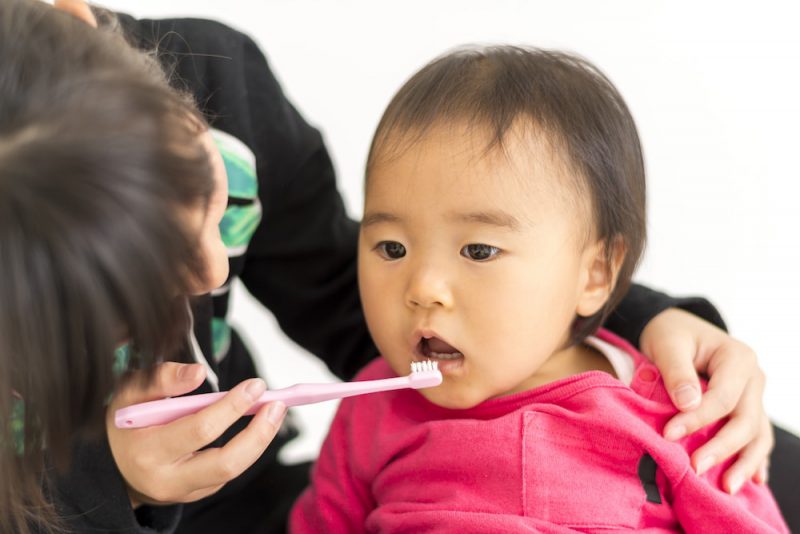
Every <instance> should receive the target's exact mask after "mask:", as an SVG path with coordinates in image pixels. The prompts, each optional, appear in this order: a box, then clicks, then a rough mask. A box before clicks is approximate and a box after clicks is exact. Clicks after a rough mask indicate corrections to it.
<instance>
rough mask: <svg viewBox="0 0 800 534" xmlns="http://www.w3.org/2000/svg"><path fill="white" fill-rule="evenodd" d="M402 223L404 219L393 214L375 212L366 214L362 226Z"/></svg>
mask: <svg viewBox="0 0 800 534" xmlns="http://www.w3.org/2000/svg"><path fill="white" fill-rule="evenodd" d="M401 221H402V219H401V218H400V217H398V216H397V215H395V214H393V213H387V212H385V211H375V212H372V213H366V214H364V218H363V219H361V226H363V227H366V226H371V225H373V224H379V223H399V222H401Z"/></svg>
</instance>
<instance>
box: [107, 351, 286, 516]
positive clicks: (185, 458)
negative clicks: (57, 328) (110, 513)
mask: <svg viewBox="0 0 800 534" xmlns="http://www.w3.org/2000/svg"><path fill="white" fill-rule="evenodd" d="M205 376H206V373H205V369H204V368H203V366H202V365H199V364H180V363H174V362H166V363H162V364H161V365H159V366H158V368H157V369H156V371H155V376H154V379H153V381H152V382H151V383H150V384H149V385H148V386H146V387H141V382H142V380H143V375H141V374H135V375H133V376H131V377H130V379H129V382H128V383H127V384H126V386H124V387H123V388H121V390H120V391H119V393H118V394H117V395H116V396H115V398H114V400H113V402H112V403H111V404H110V406H109V408H108V412H107V424H106V429H107V433H108V441H109V445H110V446H111V450H112V453H113V455H114V460H115V462H116V464H117V467H118V468H119V471H120V473H121V474H122V475H123V478H124V479H125V482H126V484H127V486H128V494H129V496H130V499H131V504H132V505H133V506H134V508H135V507H137V506H139V505H141V504H165V503H177V502H191V501H196V500H198V499H201V498H203V497H205V496H207V495H211V494H212V493H215V492H216V491H218V490H219V489H220V488H221V487H222V486H223V485H225V484H226V483H227V482H229V481H230V480H232V479H234V478H236V477H237V476H238V475H239V474H241V473H242V472H243V471H244V470H245V469H247V468H248V467H250V465H251V464H252V463H253V462H255V461H256V459H258V457H259V456H261V454H262V453H263V452H264V451H265V450H266V448H267V446H269V444H270V443H271V442H272V440H273V438H274V437H275V435H276V433H277V432H278V429H279V428H280V425H281V422H282V421H283V418H284V416H285V414H286V406H285V405H284V404H283V403H281V402H272V403H269V404H266V405H264V406H263V407H262V408H261V409H259V411H258V412H257V413H256V415H255V416H254V417H253V419H252V420H251V421H250V423H249V424H248V425H247V427H246V428H245V429H244V430H242V431H241V432H239V434H237V435H236V437H235V438H233V439H232V440H230V441H229V442H228V443H226V444H225V445H224V446H223V447H214V448H208V449H203V447H205V446H207V445H208V444H210V443H212V442H213V441H214V440H216V439H217V438H218V437H219V436H220V435H222V433H223V432H224V431H225V430H226V429H227V428H228V427H229V426H230V425H231V424H233V423H234V422H235V421H236V420H238V419H239V418H240V417H241V416H242V415H244V414H245V412H247V411H248V410H249V409H250V407H251V406H252V405H253V403H254V402H255V401H256V400H258V398H259V397H260V396H261V394H262V393H263V392H264V391H265V389H266V386H265V384H264V381H263V380H261V379H259V378H254V379H251V380H246V381H244V382H242V383H241V384H239V385H237V386H236V387H235V388H233V389H232V390H231V391H230V392H229V393H228V394H227V395H225V396H224V397H223V398H222V399H220V400H219V401H217V402H215V403H214V404H211V405H209V406H208V407H206V408H204V409H203V410H201V411H199V412H197V413H194V414H192V415H188V416H186V417H183V418H180V419H178V420H176V421H173V422H172V423H169V424H166V425H161V426H155V427H149V428H139V429H126V430H120V429H118V428H117V427H116V426H115V425H114V421H113V419H114V412H115V411H116V410H117V409H118V408H122V407H124V406H129V405H131V404H135V403H139V402H146V401H149V400H154V399H160V398H164V397H174V396H177V395H183V394H185V393H189V392H191V391H193V390H194V389H196V388H197V387H198V386H199V385H200V384H202V383H203V380H204V379H205ZM201 449H203V450H201Z"/></svg>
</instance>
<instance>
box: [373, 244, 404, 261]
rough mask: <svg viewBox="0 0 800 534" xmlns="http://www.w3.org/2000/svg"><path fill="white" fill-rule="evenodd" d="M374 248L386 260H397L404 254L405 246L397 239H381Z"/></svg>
mask: <svg viewBox="0 0 800 534" xmlns="http://www.w3.org/2000/svg"><path fill="white" fill-rule="evenodd" d="M375 249H376V250H377V251H378V254H380V255H381V256H382V257H383V258H384V259H387V260H397V259H400V258H402V257H403V256H405V255H406V247H404V246H403V245H402V244H401V243H398V242H397V241H381V242H380V243H378V246H377V247H375Z"/></svg>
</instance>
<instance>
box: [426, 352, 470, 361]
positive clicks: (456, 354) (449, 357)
mask: <svg viewBox="0 0 800 534" xmlns="http://www.w3.org/2000/svg"><path fill="white" fill-rule="evenodd" d="M462 356H464V355H463V354H461V353H460V352H453V353H449V352H447V353H445V352H431V353H430V357H431V358H440V359H442V360H455V359H456V358H461V357H462Z"/></svg>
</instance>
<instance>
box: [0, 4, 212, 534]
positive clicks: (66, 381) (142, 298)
mask: <svg viewBox="0 0 800 534" xmlns="http://www.w3.org/2000/svg"><path fill="white" fill-rule="evenodd" d="M0 65H2V68H0V531H2V532H23V533H24V532H29V531H30V529H31V528H32V527H33V526H35V527H36V528H37V529H44V530H47V529H52V528H57V527H58V524H59V523H58V520H57V519H56V516H55V512H54V510H53V507H52V505H50V504H49V503H48V502H47V499H46V497H45V494H44V492H43V489H42V488H43V487H46V480H45V469H44V466H45V463H46V462H45V455H47V456H48V458H52V459H53V461H54V463H55V465H57V466H61V467H64V466H66V464H67V459H68V457H69V452H70V449H71V445H72V440H73V439H75V438H76V437H77V436H82V435H83V436H85V435H87V434H91V433H95V434H97V432H98V431H100V430H101V429H102V428H104V426H103V423H104V412H105V404H106V402H107V400H108V398H109V395H110V394H111V393H112V392H113V391H114V388H115V386H116V385H117V378H116V375H115V373H114V371H113V369H112V368H113V366H114V352H115V349H116V348H117V347H118V346H119V345H120V343H122V342H123V341H128V342H129V346H130V354H131V355H132V356H131V361H130V366H131V367H132V368H152V365H153V364H154V363H155V362H156V361H158V360H160V359H174V358H177V356H178V355H179V353H180V352H181V351H182V350H183V348H184V347H185V343H186V336H187V335H188V331H189V317H188V310H187V302H186V297H185V295H187V294H188V293H189V291H190V284H191V280H197V279H199V278H202V274H203V272H204V271H203V268H204V265H203V259H202V258H200V257H198V256H197V250H198V249H197V247H196V238H197V236H194V235H192V232H191V231H190V229H189V228H188V225H189V223H188V220H189V219H188V213H189V212H188V210H190V209H193V208H194V209H196V208H198V207H202V206H205V203H206V202H207V201H208V198H209V196H210V195H211V193H212V190H213V180H212V176H211V167H210V163H209V158H208V155H207V153H206V152H205V149H204V148H203V146H202V145H201V143H200V142H199V134H200V133H201V132H202V131H203V130H204V128H205V124H204V121H203V119H202V117H201V116H200V115H199V114H198V112H197V111H196V108H195V106H194V104H193V103H192V102H191V100H190V99H188V98H187V97H185V96H183V95H180V94H178V93H176V92H175V91H173V90H172V89H170V88H169V86H168V83H167V80H166V79H165V76H164V74H163V73H162V72H161V70H160V68H159V67H158V64H157V63H156V62H155V60H154V59H153V58H151V57H148V56H147V55H145V54H142V53H140V52H137V51H135V50H133V49H132V48H130V47H129V46H128V45H127V44H126V42H125V41H124V38H123V37H122V36H121V35H120V34H118V33H116V32H112V31H105V30H103V29H100V30H98V29H94V28H91V27H89V26H88V25H86V24H85V23H83V22H81V21H79V20H78V19H75V18H73V17H71V16H69V15H66V14H64V13H61V12H59V11H57V10H55V9H53V8H52V7H50V6H48V5H46V4H44V3H41V2H36V1H31V0H0ZM15 410H16V411H17V413H19V412H20V411H24V419H23V425H22V429H21V430H20V429H19V428H14V427H15V425H16V426H19V421H18V420H15V418H14V416H13V414H14V413H15ZM15 430H17V431H19V432H21V433H22V436H16V438H19V437H22V439H21V440H19V439H15ZM48 463H49V460H48Z"/></svg>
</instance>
